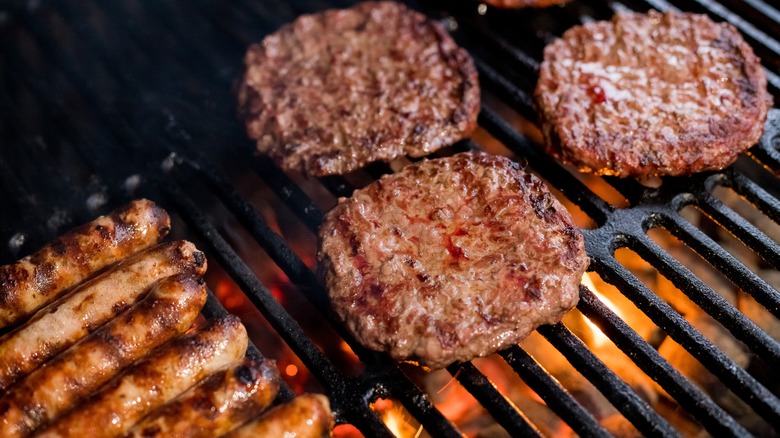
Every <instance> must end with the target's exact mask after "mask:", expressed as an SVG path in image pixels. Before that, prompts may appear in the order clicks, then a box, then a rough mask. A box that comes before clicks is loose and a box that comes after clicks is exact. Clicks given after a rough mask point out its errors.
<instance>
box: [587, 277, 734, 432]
mask: <svg viewBox="0 0 780 438" xmlns="http://www.w3.org/2000/svg"><path fill="white" fill-rule="evenodd" d="M577 308H578V309H579V310H580V311H581V312H582V313H583V315H585V316H587V317H588V319H590V320H591V321H592V322H593V323H594V324H596V325H597V326H598V327H599V328H600V329H601V331H602V332H603V333H604V334H605V335H607V336H608V337H609V338H610V339H611V340H612V342H614V343H615V345H617V347H618V348H620V349H621V350H622V351H623V352H624V353H626V355H627V356H629V357H630V358H631V359H632V360H633V362H634V363H635V364H636V365H637V366H639V368H641V369H642V371H644V372H645V373H646V374H647V375H648V376H649V377H650V378H652V379H653V380H655V381H656V382H658V384H659V385H661V387H663V388H664V390H666V392H667V393H669V395H671V396H672V397H674V399H675V400H677V402H678V403H679V404H680V406H682V408H683V409H685V410H686V411H687V412H688V413H690V414H691V415H692V416H693V417H694V418H696V420H697V421H699V423H701V424H702V425H703V426H704V427H705V428H706V429H707V431H709V432H710V433H712V434H713V436H724V435H731V436H747V435H749V434H748V432H747V431H746V430H745V429H744V428H743V427H742V426H741V425H740V424H739V423H737V422H736V421H735V420H734V418H732V417H731V416H730V415H729V414H728V413H726V412H725V411H724V410H723V409H722V408H721V407H720V406H718V405H717V404H715V403H714V402H713V401H712V399H711V398H710V397H709V396H707V395H706V394H704V393H703V392H702V391H701V390H700V389H699V388H698V387H696V386H695V385H693V384H692V383H691V381H690V380H688V379H686V378H685V376H683V375H682V374H681V373H680V372H679V371H677V370H676V369H675V368H674V367H672V365H671V364H670V363H669V362H668V361H667V360H666V359H664V358H663V357H662V356H661V355H660V354H659V353H658V351H657V350H656V349H655V348H653V347H652V346H650V344H648V343H647V341H645V340H644V339H642V337H641V336H639V334H637V333H636V332H635V331H634V330H633V329H632V328H631V327H630V326H629V325H628V324H627V323H626V322H625V321H623V320H622V319H620V317H618V316H617V315H616V314H615V313H614V312H612V310H610V309H609V307H607V306H606V305H604V304H603V303H602V302H601V301H599V299H598V298H597V297H596V296H595V295H594V294H593V293H592V292H591V291H590V290H589V289H588V288H586V287H584V286H580V302H579V304H578V305H577Z"/></svg>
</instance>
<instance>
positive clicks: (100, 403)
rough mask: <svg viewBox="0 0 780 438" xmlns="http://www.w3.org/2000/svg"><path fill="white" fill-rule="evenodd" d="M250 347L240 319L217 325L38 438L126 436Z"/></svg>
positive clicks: (177, 342) (140, 366)
mask: <svg viewBox="0 0 780 438" xmlns="http://www.w3.org/2000/svg"><path fill="white" fill-rule="evenodd" d="M247 344H248V338H247V333H246V329H245V328H244V326H243V325H242V324H241V322H240V321H239V319H238V318H237V317H235V316H230V317H225V318H222V319H217V320H212V321H210V322H209V323H207V325H206V326H204V327H201V328H200V329H199V330H197V331H195V332H193V333H191V334H188V335H184V336H181V337H178V338H176V339H173V340H172V341H170V342H168V343H166V344H164V345H162V346H160V347H158V348H157V349H156V350H154V351H153V352H152V353H151V354H149V355H148V356H146V357H145V358H144V359H142V360H141V361H139V362H136V363H135V364H134V365H132V366H131V367H130V368H127V369H126V370H125V371H124V372H123V373H122V374H120V375H118V376H116V377H115V378H114V379H112V380H111V381H109V382H108V383H107V384H106V385H104V386H103V387H102V389H100V390H99V391H98V392H96V393H94V394H93V395H92V396H91V397H90V398H89V399H87V400H86V401H85V402H84V403H82V404H81V405H79V406H77V407H76V408H75V409H73V410H71V411H70V413H68V414H66V415H65V416H63V417H60V419H58V420H57V421H55V422H54V423H52V424H51V425H50V426H49V427H48V428H46V429H45V430H44V431H43V432H41V433H40V434H38V436H41V437H68V436H80V437H94V438H97V437H113V436H118V435H121V434H123V433H125V432H126V431H128V430H129V429H130V428H131V427H132V426H133V425H134V424H135V423H137V422H138V421H139V420H141V419H142V418H143V417H144V416H145V415H147V414H148V413H150V412H151V411H153V410H154V409H156V408H158V407H160V406H162V405H164V404H166V403H168V402H170V401H171V400H173V399H174V398H176V397H177V396H179V395H180V394H181V393H183V392H184V391H186V390H187V389H189V388H190V387H192V386H193V385H195V384H196V383H197V382H198V381H200V380H201V379H202V378H204V377H206V376H207V375H209V374H212V373H214V372H216V371H218V370H219V369H221V368H223V367H224V366H226V365H228V364H229V363H231V362H233V361H235V360H237V359H238V358H240V357H242V356H243V355H244V353H245V352H246V348H247Z"/></svg>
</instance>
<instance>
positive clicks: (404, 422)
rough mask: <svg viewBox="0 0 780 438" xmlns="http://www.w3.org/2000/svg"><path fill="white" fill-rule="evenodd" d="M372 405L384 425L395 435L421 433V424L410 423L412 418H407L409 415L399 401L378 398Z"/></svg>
mask: <svg viewBox="0 0 780 438" xmlns="http://www.w3.org/2000/svg"><path fill="white" fill-rule="evenodd" d="M372 406H373V408H374V410H375V411H377V412H379V413H380V415H381V416H382V421H383V422H384V423H385V426H387V428H388V429H390V432H392V433H393V435H395V436H396V437H398V438H417V437H419V436H420V434H421V433H422V426H415V425H413V424H412V423H411V422H414V420H408V419H407V418H409V417H408V416H407V414H406V410H405V409H404V407H403V406H402V405H401V404H400V403H395V402H393V401H392V400H388V399H381V398H380V399H377V401H375V402H374V403H373V405H372ZM410 421H411V422H410Z"/></svg>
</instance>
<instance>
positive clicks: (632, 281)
mask: <svg viewBox="0 0 780 438" xmlns="http://www.w3.org/2000/svg"><path fill="white" fill-rule="evenodd" d="M589 234H590V233H589ZM589 234H588V235H589ZM588 235H586V239H585V246H586V248H587V249H588V251H589V252H588V253H589V254H591V260H592V262H591V267H592V268H593V269H594V270H596V272H598V273H599V275H600V276H601V277H602V278H604V279H605V280H606V281H607V282H609V283H611V284H613V285H615V286H617V287H618V289H620V291H621V292H622V293H623V295H625V296H626V297H627V298H629V299H630V300H631V301H633V302H634V304H636V306H637V307H638V308H640V309H642V311H643V312H644V313H645V314H646V315H647V316H648V317H649V318H650V319H651V320H652V321H653V322H654V323H655V324H656V325H657V326H659V327H661V329H663V330H664V331H665V332H666V333H667V334H668V335H669V336H670V337H671V338H672V339H674V340H675V341H676V342H677V343H678V344H680V345H681V346H682V347H683V348H685V350H686V351H688V352H689V353H690V354H691V355H692V356H693V357H695V358H696V359H697V360H699V362H701V363H702V365H704V366H705V367H706V368H707V369H708V370H709V371H710V372H711V373H712V374H714V375H716V376H717V377H718V378H719V379H720V380H721V381H722V382H723V383H724V384H725V385H726V386H727V387H728V388H729V389H731V391H732V392H734V393H735V394H736V395H738V396H739V397H740V398H742V400H744V401H745V402H746V403H747V404H749V405H750V406H752V407H753V409H755V410H756V412H758V413H759V414H760V415H761V416H763V417H765V418H766V419H767V420H768V421H770V422H773V421H777V423H778V424H780V400H778V399H777V397H776V396H775V395H774V394H772V393H771V392H770V391H769V390H767V389H766V387H764V386H763V385H761V384H760V383H759V382H757V381H756V380H755V379H754V378H753V377H752V376H750V375H749V374H748V373H747V372H746V371H745V370H744V369H742V368H740V367H739V366H737V365H736V364H735V363H734V362H733V361H732V360H731V359H729V358H728V357H727V356H726V355H725V354H724V353H723V352H722V351H720V350H719V349H718V348H717V347H716V346H715V345H713V344H712V342H710V341H709V340H707V339H706V338H705V337H704V336H703V335H702V334H701V333H700V332H699V331H698V330H696V328H695V327H693V325H691V324H690V323H689V322H688V321H686V320H685V318H683V317H682V316H680V314H679V313H677V312H676V311H675V310H674V309H673V308H672V307H671V306H669V304H667V303H666V302H664V301H663V300H661V299H660V298H659V297H658V296H657V295H656V294H655V293H653V291H651V290H649V289H647V287H646V286H645V285H644V284H642V282H641V281H639V279H637V278H636V277H635V276H634V275H633V274H632V273H631V272H630V271H628V270H627V269H626V268H624V267H623V266H621V265H620V264H619V263H618V262H617V260H615V259H614V258H611V256H603V257H600V256H598V255H597V254H599V253H603V252H604V249H602V247H603V245H604V243H603V241H601V242H597V241H596V240H593V241H592V242H593V243H589V240H590V239H589V238H588V237H587V236H588Z"/></svg>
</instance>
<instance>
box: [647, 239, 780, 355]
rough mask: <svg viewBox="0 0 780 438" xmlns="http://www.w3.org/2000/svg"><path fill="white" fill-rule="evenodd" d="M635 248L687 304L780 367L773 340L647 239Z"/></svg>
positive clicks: (779, 346)
mask: <svg viewBox="0 0 780 438" xmlns="http://www.w3.org/2000/svg"><path fill="white" fill-rule="evenodd" d="M637 245H641V246H642V247H643V251H642V252H643V254H646V255H647V258H646V261H647V262H648V263H650V264H651V265H653V266H655V267H656V268H657V269H658V271H659V272H660V273H661V274H662V275H664V276H665V277H666V278H668V279H670V280H671V281H672V283H673V284H674V285H675V286H676V287H677V288H679V289H680V290H681V291H683V293H684V294H685V295H686V296H687V297H688V298H690V299H691V301H693V302H694V303H696V304H697V305H698V306H699V307H701V308H702V310H704V311H705V312H706V313H707V314H709V315H710V316H712V317H713V318H715V319H716V320H717V321H718V322H719V323H721V324H722V325H723V326H724V327H726V328H727V329H728V330H729V331H730V332H731V333H732V334H733V335H734V337H736V338H737V339H739V340H741V341H742V342H744V343H745V344H746V345H747V346H748V347H749V348H750V349H751V350H753V351H754V352H755V353H756V354H758V355H759V356H760V357H761V358H762V359H764V360H766V361H767V362H769V363H771V364H773V365H780V344H778V342H777V341H775V340H774V339H772V337H771V336H769V335H768V334H767V333H766V332H764V331H763V330H761V329H760V328H759V327H758V326H757V325H756V324H755V323H753V321H751V320H750V319H748V318H747V317H746V316H745V315H744V314H743V313H742V312H740V311H739V310H737V309H736V308H735V307H734V306H733V305H732V304H731V303H729V302H728V301H727V300H726V299H725V298H723V296H721V295H720V294H718V293H717V292H715V291H714V290H713V289H712V288H711V287H710V286H709V285H708V284H706V283H704V282H703V281H701V280H700V279H699V278H698V277H696V276H695V275H694V274H693V273H692V272H691V271H690V270H688V268H686V267H685V266H683V265H682V264H681V263H680V262H679V261H677V260H676V259H674V258H673V257H672V256H670V255H669V254H668V253H667V252H666V251H664V250H663V249H661V247H659V246H658V244H656V243H655V242H654V241H652V240H651V239H650V238H649V237H647V236H646V235H644V234H643V235H641V236H639V237H638V239H637Z"/></svg>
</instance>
